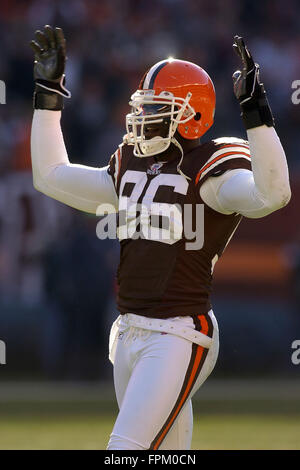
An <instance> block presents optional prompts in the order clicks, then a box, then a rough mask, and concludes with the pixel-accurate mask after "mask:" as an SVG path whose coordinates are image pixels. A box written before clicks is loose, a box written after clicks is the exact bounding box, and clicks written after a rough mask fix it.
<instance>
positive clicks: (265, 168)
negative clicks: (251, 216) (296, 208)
mask: <svg viewBox="0 0 300 470" xmlns="http://www.w3.org/2000/svg"><path fill="white" fill-rule="evenodd" d="M247 136H248V141H249V146H250V154H251V166H252V172H253V178H254V182H255V190H256V191H257V193H258V196H259V197H260V198H261V199H262V200H263V201H264V203H265V205H266V206H268V207H269V208H270V209H272V210H277V209H280V208H281V207H284V206H285V205H286V204H287V203H288V202H289V200H290V197H291V189H290V183H289V172H288V166H287V160H286V156H285V152H284V150H283V147H282V145H281V142H280V140H279V137H278V135H277V133H276V130H275V129H274V127H268V126H266V125H263V126H260V127H255V128H252V129H248V130H247Z"/></svg>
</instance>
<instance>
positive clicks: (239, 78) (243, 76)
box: [232, 36, 263, 104]
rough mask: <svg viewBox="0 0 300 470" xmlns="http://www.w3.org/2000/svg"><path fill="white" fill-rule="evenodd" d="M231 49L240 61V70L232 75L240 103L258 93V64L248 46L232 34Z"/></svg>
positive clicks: (234, 88)
mask: <svg viewBox="0 0 300 470" xmlns="http://www.w3.org/2000/svg"><path fill="white" fill-rule="evenodd" d="M232 47H233V49H234V51H235V52H236V53H237V55H238V56H239V58H240V59H241V61H242V70H236V71H235V72H234V74H233V76H232V78H233V90H234V94H235V96H236V97H237V99H238V101H239V103H240V104H243V103H244V102H246V101H248V100H250V99H251V98H253V97H255V96H258V95H259V93H260V86H263V84H262V83H261V84H260V83H259V65H258V64H256V63H255V62H254V60H253V58H252V55H251V54H250V52H249V49H248V47H247V46H246V44H245V43H244V40H243V38H242V37H240V36H234V43H233V46H232Z"/></svg>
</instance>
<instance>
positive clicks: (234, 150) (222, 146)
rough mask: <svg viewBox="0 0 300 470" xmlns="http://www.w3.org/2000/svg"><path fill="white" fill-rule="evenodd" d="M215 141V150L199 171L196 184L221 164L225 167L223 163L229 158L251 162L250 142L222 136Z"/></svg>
mask: <svg viewBox="0 0 300 470" xmlns="http://www.w3.org/2000/svg"><path fill="white" fill-rule="evenodd" d="M213 142H214V144H215V146H214V151H213V153H212V154H211V155H210V156H209V158H208V159H207V161H206V162H205V163H204V165H202V167H201V168H200V170H199V171H198V173H197V175H196V179H195V184H198V182H199V181H200V180H202V178H204V177H205V176H207V175H208V173H211V172H212V170H214V169H215V168H216V167H219V165H220V164H222V168H223V167H224V165H223V163H224V162H226V161H228V160H233V159H241V158H243V159H245V160H247V161H248V162H251V156H250V150H249V144H248V142H246V141H244V140H241V139H234V138H221V139H216V140H215V141H213Z"/></svg>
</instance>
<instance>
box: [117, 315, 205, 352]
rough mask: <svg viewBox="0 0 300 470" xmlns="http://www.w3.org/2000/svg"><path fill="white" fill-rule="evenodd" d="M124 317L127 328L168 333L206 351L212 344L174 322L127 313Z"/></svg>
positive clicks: (203, 336) (190, 329)
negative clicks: (132, 327)
mask: <svg viewBox="0 0 300 470" xmlns="http://www.w3.org/2000/svg"><path fill="white" fill-rule="evenodd" d="M126 317H127V323H128V325H129V326H134V327H138V328H143V329H144V330H152V331H161V332H162V333H170V334H172V335H175V336H180V337H182V338H185V339H187V340H189V341H191V342H192V343H196V344H199V346H202V347H203V348H207V349H209V348H210V346H211V344H212V338H210V337H209V336H206V335H205V334H203V333H201V332H200V331H197V330H194V329H192V328H189V327H188V326H181V325H178V323H177V324H176V323H175V322H172V321H168V320H164V319H162V320H160V319H158V318H147V317H142V316H140V315H135V314H134V313H127V314H126Z"/></svg>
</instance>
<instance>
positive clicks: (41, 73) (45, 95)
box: [30, 25, 71, 110]
mask: <svg viewBox="0 0 300 470" xmlns="http://www.w3.org/2000/svg"><path fill="white" fill-rule="evenodd" d="M30 46H31V47H32V49H33V51H34V55H35V61H34V71H33V75H34V80H35V94H34V107H35V108H38V109H51V110H59V109H62V108H63V97H66V98H70V96H71V93H70V92H69V91H68V90H67V89H66V88H65V86H64V83H65V75H64V71H65V65H66V40H65V38H64V33H63V30H62V29H61V28H55V29H53V28H52V27H51V26H49V25H46V26H45V27H44V31H40V30H38V31H36V32H35V39H34V40H32V41H31V42H30Z"/></svg>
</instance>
